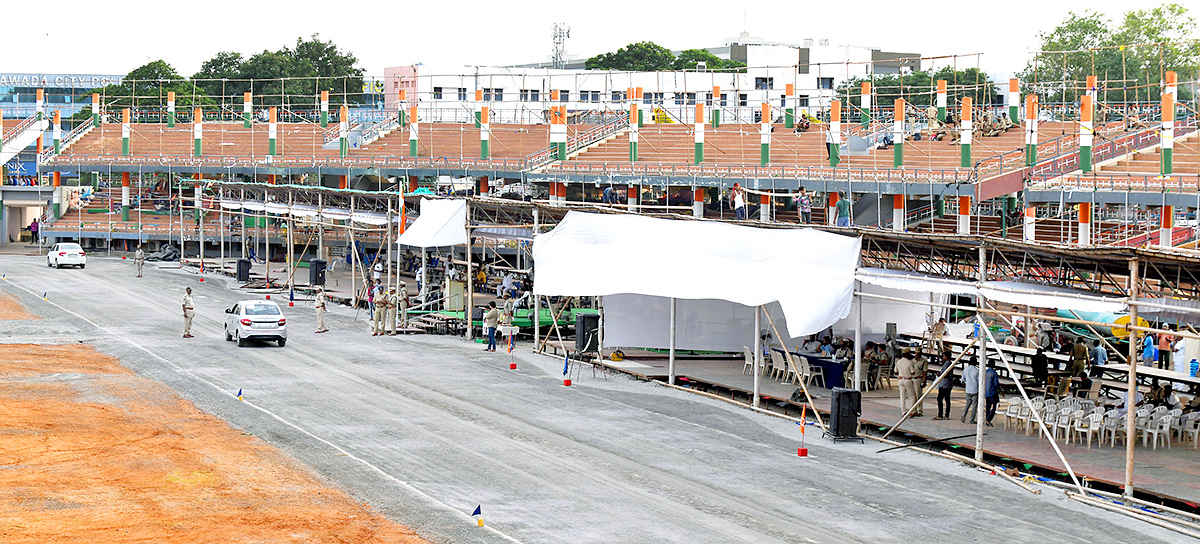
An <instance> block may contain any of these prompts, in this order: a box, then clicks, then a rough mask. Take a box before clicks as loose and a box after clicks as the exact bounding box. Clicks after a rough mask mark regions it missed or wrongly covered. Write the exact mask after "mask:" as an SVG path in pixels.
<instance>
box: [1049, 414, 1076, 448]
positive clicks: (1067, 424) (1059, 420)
mask: <svg viewBox="0 0 1200 544" xmlns="http://www.w3.org/2000/svg"><path fill="white" fill-rule="evenodd" d="M1060 430H1061V431H1062V432H1063V440H1066V439H1067V438H1068V437H1069V436H1068V433H1069V432H1070V430H1071V409H1070V408H1063V409H1061V410H1059V411H1058V412H1057V413H1055V415H1054V418H1053V419H1052V420H1051V422H1050V436H1051V437H1053V438H1054V439H1055V440H1058V431H1060Z"/></svg>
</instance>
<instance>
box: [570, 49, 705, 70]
mask: <svg viewBox="0 0 1200 544" xmlns="http://www.w3.org/2000/svg"><path fill="white" fill-rule="evenodd" d="M674 62H675V55H673V54H671V51H670V50H669V49H667V48H665V47H663V46H661V45H658V44H656V43H654V42H638V43H631V44H629V45H626V46H625V47H622V48H620V49H618V50H616V51H614V52H610V53H601V54H599V55H596V56H594V57H592V58H590V59H588V60H587V65H586V66H587V69H588V70H622V71H627V72H656V71H661V70H671V69H672V66H673V64H674ZM693 67H695V65H694V64H693Z"/></svg>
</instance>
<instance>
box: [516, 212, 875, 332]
mask: <svg viewBox="0 0 1200 544" xmlns="http://www.w3.org/2000/svg"><path fill="white" fill-rule="evenodd" d="M860 246H861V240H860V239H859V238H854V237H848V236H842V235H839V234H831V233H827V232H822V231H818V230H813V229H761V228H754V227H744V226H738V225H729V224H724V223H716V222H707V221H684V220H670V219H658V218H653V217H643V216H635V215H605V214H593V213H581V212H569V213H568V214H567V215H566V217H564V218H563V220H562V221H561V222H560V223H559V224H558V226H557V227H555V229H554V230H552V231H550V232H548V233H545V234H539V235H538V236H537V237H536V238H535V240H534V243H533V258H534V262H535V263H537V264H536V266H537V274H536V275H535V280H534V285H533V290H534V293H536V294H540V295H566V296H604V295H614V294H621V293H628V294H640V295H653V296H660V297H672V298H680V299H720V300H728V301H730V302H736V303H738V304H743V305H746V306H758V305H761V304H768V303H770V302H779V304H780V307H781V308H782V310H783V313H784V315H785V316H786V317H787V329H788V333H789V334H790V335H792V336H801V335H805V334H813V333H816V332H818V331H820V330H822V329H825V328H826V327H828V326H830V325H832V324H833V323H834V322H836V321H837V320H838V319H841V318H843V317H845V316H846V315H847V314H848V313H849V311H850V301H851V299H852V297H853V291H854V269H855V266H856V265H857V264H858V256H859V249H860Z"/></svg>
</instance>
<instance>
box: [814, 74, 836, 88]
mask: <svg viewBox="0 0 1200 544" xmlns="http://www.w3.org/2000/svg"><path fill="white" fill-rule="evenodd" d="M817 88H818V89H832V88H833V78H831V77H819V78H817Z"/></svg>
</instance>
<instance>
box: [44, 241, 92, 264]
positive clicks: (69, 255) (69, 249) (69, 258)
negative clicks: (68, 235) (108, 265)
mask: <svg viewBox="0 0 1200 544" xmlns="http://www.w3.org/2000/svg"><path fill="white" fill-rule="evenodd" d="M86 265H87V256H85V255H84V254H83V248H82V247H79V244H76V243H74V242H62V243H58V244H54V246H53V247H51V248H50V251H49V252H48V253H46V266H50V267H53V268H62V267H64V266H78V267H79V268H83V267H84V266H86Z"/></svg>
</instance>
